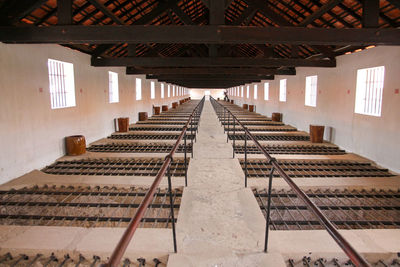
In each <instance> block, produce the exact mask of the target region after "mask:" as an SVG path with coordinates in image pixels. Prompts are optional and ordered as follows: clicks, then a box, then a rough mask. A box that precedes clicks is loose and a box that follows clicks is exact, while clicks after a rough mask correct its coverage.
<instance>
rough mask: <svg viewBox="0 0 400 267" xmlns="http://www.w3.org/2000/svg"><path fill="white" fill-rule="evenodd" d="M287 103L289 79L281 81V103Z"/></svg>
mask: <svg viewBox="0 0 400 267" xmlns="http://www.w3.org/2000/svg"><path fill="white" fill-rule="evenodd" d="M286 101H287V79H281V80H280V81H279V102H286Z"/></svg>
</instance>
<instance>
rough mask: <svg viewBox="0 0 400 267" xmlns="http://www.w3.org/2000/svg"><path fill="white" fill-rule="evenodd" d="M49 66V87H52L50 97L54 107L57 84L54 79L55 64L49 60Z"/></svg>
mask: <svg viewBox="0 0 400 267" xmlns="http://www.w3.org/2000/svg"><path fill="white" fill-rule="evenodd" d="M48 66H49V72H50V74H49V85H50V86H49V87H50V99H51V108H54V85H55V81H54V69H53V68H54V66H53V62H52V61H49V62H48Z"/></svg>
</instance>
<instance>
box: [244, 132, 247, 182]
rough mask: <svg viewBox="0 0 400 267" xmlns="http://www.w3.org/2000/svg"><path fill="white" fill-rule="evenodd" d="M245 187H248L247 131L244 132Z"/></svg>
mask: <svg viewBox="0 0 400 267" xmlns="http://www.w3.org/2000/svg"><path fill="white" fill-rule="evenodd" d="M244 187H247V133H246V131H245V132H244Z"/></svg>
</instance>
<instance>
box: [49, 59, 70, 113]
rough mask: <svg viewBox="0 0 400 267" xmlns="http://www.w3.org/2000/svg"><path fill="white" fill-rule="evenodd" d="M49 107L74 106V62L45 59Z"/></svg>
mask: <svg viewBox="0 0 400 267" xmlns="http://www.w3.org/2000/svg"><path fill="white" fill-rule="evenodd" d="M47 68H48V77H49V93H50V107H51V109H62V108H72V107H76V93H75V71H74V64H73V63H69V62H65V61H61V60H56V59H51V58H48V59H47Z"/></svg>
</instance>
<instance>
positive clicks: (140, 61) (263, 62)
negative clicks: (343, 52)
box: [92, 57, 336, 68]
mask: <svg viewBox="0 0 400 267" xmlns="http://www.w3.org/2000/svg"><path fill="white" fill-rule="evenodd" d="M92 66H97V67H105V66H115V67H118V66H119V67H121V66H122V67H125V66H140V67H176V68H178V67H336V61H335V60H307V59H297V58H296V59H293V58H248V57H244V58H240V57H232V58H229V57H220V58H218V57H217V58H203V57H175V58H171V57H165V58H160V57H120V58H94V57H92Z"/></svg>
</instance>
